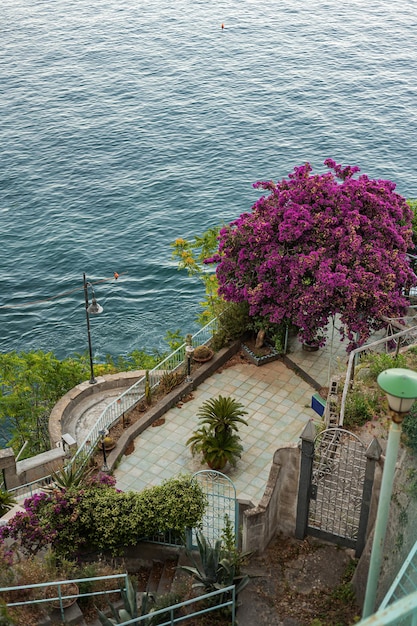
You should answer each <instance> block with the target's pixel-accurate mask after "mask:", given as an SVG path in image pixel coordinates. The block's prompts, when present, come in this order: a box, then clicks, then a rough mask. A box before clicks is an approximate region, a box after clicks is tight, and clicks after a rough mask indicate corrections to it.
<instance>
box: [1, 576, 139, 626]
mask: <svg viewBox="0 0 417 626" xmlns="http://www.w3.org/2000/svg"><path fill="white" fill-rule="evenodd" d="M116 579H118V580H120V579H122V580H123V589H127V585H128V574H127V573H125V574H111V575H110V576H96V577H94V578H74V579H72V580H54V581H52V582H47V583H35V584H33V585H19V586H16V587H1V588H0V598H1V594H4V593H10V592H13V591H16V592H18V593H19V592H20V593H22V592H25V591H31V590H32V589H39V590H42V589H45V592H46V589H47V588H49V589H50V588H51V587H56V594H57V595H56V596H53V597H50V596H48V597H47V598H37V599H31V600H21V601H20V602H7V603H6V606H7V607H13V606H25V605H28V604H29V605H31V606H32V605H33V604H45V603H47V602H48V603H51V602H58V603H59V608H60V612H61V617H62V620H64V610H65V607H64V602H65V600H69V599H76V600H78V598H86V597H90V596H99V595H106V594H109V593H118V592H119V593H120V585H119V586H118V587H117V588H116V589H109V590H105V591H90V592H88V593H78V594H77V595H76V596H74V595H65V594H64V593H63V590H62V588H63V586H65V585H70V584H72V583H73V584H76V585H78V583H87V582H99V581H107V580H116Z"/></svg>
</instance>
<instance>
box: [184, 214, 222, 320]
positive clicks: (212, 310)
mask: <svg viewBox="0 0 417 626" xmlns="http://www.w3.org/2000/svg"><path fill="white" fill-rule="evenodd" d="M219 230H220V227H219V226H218V227H214V228H209V229H208V230H206V231H205V232H204V233H203V234H202V235H201V236H195V237H194V239H193V240H192V241H187V240H185V239H183V238H182V237H179V238H178V239H176V240H175V241H174V243H173V244H172V248H173V251H172V256H173V258H174V259H176V260H177V261H178V269H179V270H187V272H188V275H189V276H191V277H197V278H198V279H200V280H201V281H202V282H203V284H204V287H205V293H206V296H205V300H204V301H203V302H201V303H200V304H201V305H202V307H203V312H202V313H201V314H200V315H199V318H198V319H199V322H200V323H201V325H203V326H204V325H205V324H207V323H208V322H209V321H210V320H211V319H213V318H214V317H217V316H218V315H219V313H220V312H221V311H222V308H223V301H222V300H221V298H220V297H219V295H218V293H217V288H218V284H217V277H216V274H215V273H214V272H213V270H212V269H211V267H210V266H207V265H205V264H204V260H205V259H207V258H208V257H210V256H211V255H212V254H213V253H214V252H215V251H216V250H217V246H218V242H217V236H218V234H219Z"/></svg>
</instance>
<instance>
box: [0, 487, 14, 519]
mask: <svg viewBox="0 0 417 626" xmlns="http://www.w3.org/2000/svg"><path fill="white" fill-rule="evenodd" d="M15 504H16V500H15V498H14V497H13V495H12V494H11V493H10V492H9V491H4V490H3V489H0V517H2V515H5V514H6V513H7V511H9V510H10V509H11V508H12V507H13V506H14V505H15Z"/></svg>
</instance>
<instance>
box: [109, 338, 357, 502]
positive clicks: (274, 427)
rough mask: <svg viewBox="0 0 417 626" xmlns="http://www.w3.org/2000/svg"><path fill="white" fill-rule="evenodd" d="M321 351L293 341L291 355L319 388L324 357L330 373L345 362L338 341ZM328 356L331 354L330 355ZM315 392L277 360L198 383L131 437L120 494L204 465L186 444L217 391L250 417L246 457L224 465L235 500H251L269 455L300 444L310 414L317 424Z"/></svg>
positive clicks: (244, 433) (119, 474)
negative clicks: (152, 424)
mask: <svg viewBox="0 0 417 626" xmlns="http://www.w3.org/2000/svg"><path fill="white" fill-rule="evenodd" d="M334 344H335V347H334V348H333V350H332V349H331V347H330V346H327V347H325V348H324V349H321V350H319V351H318V352H304V351H302V350H301V344H299V342H298V341H297V340H296V339H295V340H294V341H293V345H292V346H291V353H290V354H289V356H290V358H291V359H292V360H293V361H294V362H295V363H296V364H297V365H299V366H300V367H302V369H303V370H304V371H306V372H307V373H308V374H309V375H310V376H311V377H312V378H313V379H314V380H315V381H317V382H318V383H319V385H321V386H326V385H327V383H328V371H329V358H330V357H331V356H332V359H331V360H332V362H333V365H332V367H331V369H332V373H333V371H334V370H335V368H337V364H336V359H337V357H339V358H340V359H341V360H343V362H344V361H345V360H346V353H345V351H344V350H345V348H344V347H343V345H342V344H341V343H340V341H339V339H337V340H336V341H335V342H334ZM331 353H333V354H331ZM314 392H315V389H314V388H313V387H312V386H311V385H310V384H308V383H307V382H305V381H304V380H303V379H302V378H300V377H299V376H298V375H297V374H295V373H294V372H293V371H292V370H291V369H289V368H288V367H286V365H285V364H284V363H283V362H281V361H275V362H272V363H269V364H266V365H262V366H261V367H257V366H255V365H251V364H248V363H244V362H241V363H237V364H236V365H233V366H231V367H227V368H224V369H223V370H222V371H220V372H219V373H216V374H214V375H213V376H211V377H210V378H209V379H207V380H206V381H205V382H204V383H203V384H201V385H200V386H199V387H198V389H196V390H195V391H194V393H193V399H192V400H191V401H189V402H186V403H184V404H182V406H180V407H177V408H173V409H171V410H170V411H168V412H167V413H166V414H165V416H164V418H165V422H164V423H163V424H162V425H160V426H156V427H150V428H148V429H147V430H146V431H144V432H143V433H142V434H141V435H140V436H139V437H138V438H137V439H136V440H135V449H134V451H133V453H131V454H129V455H128V456H123V457H122V460H121V462H120V464H119V466H118V467H117V469H116V470H115V472H114V474H115V477H116V479H117V487H118V488H119V489H122V490H123V491H128V490H133V491H141V490H142V489H144V488H145V487H149V486H152V485H157V484H160V483H161V482H162V481H163V480H165V479H167V478H170V477H172V476H176V475H178V474H181V473H194V472H196V471H198V470H200V469H204V467H205V466H203V465H201V463H200V462H199V459H198V458H193V457H192V456H191V453H190V451H189V449H188V448H187V447H186V445H185V442H186V441H187V439H188V438H189V437H190V436H191V434H192V432H193V430H195V429H196V427H197V425H198V420H197V417H196V414H197V411H198V409H199V407H200V406H201V404H202V403H203V402H204V401H205V400H208V399H209V398H212V397H217V396H219V395H223V396H229V395H230V396H232V397H234V398H235V399H236V400H238V401H239V402H241V403H242V404H243V405H244V407H245V409H246V411H247V412H248V415H247V416H246V419H247V421H248V424H249V425H248V426H243V425H242V426H241V428H240V430H239V433H240V435H241V438H242V444H243V448H244V451H243V454H242V458H241V459H240V460H239V461H238V463H237V466H236V468H230V467H229V468H228V469H226V473H227V474H228V476H229V477H230V478H231V479H232V480H233V482H234V484H235V486H236V490H237V496H238V498H239V499H243V500H250V501H251V502H252V503H253V504H254V505H256V504H257V503H258V502H259V500H260V499H261V498H262V496H263V493H264V490H265V486H266V483H267V480H268V475H269V471H270V467H271V463H272V458H273V454H274V452H275V451H276V450H277V449H278V448H279V447H281V446H283V445H286V444H288V443H297V442H298V440H299V437H300V434H301V432H302V430H303V428H304V426H305V424H306V423H307V421H308V420H309V419H314V420H317V421H320V417H319V416H318V415H317V414H316V413H315V412H314V411H313V409H311V397H312V394H313V393H314Z"/></svg>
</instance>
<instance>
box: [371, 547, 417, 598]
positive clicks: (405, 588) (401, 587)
mask: <svg viewBox="0 0 417 626" xmlns="http://www.w3.org/2000/svg"><path fill="white" fill-rule="evenodd" d="M415 591H417V541H416V543H415V544H414V546H413V547H412V548H411V550H410V552H409V554H408V556H407V558H406V559H405V561H404V563H403V565H402V567H401V569H400V571H399V572H398V574H397V576H396V577H395V578H394V581H393V583H392V585H391V587H390V588H389V589H388V591H387V593H386V595H385V598H384V599H383V600H382V602H381V604H380V607H379V610H381V609H385V607H387V606H388V605H390V604H393V603H394V602H395V601H396V600H400V599H401V598H404V597H405V596H408V595H409V594H410V593H413V592H415Z"/></svg>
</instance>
